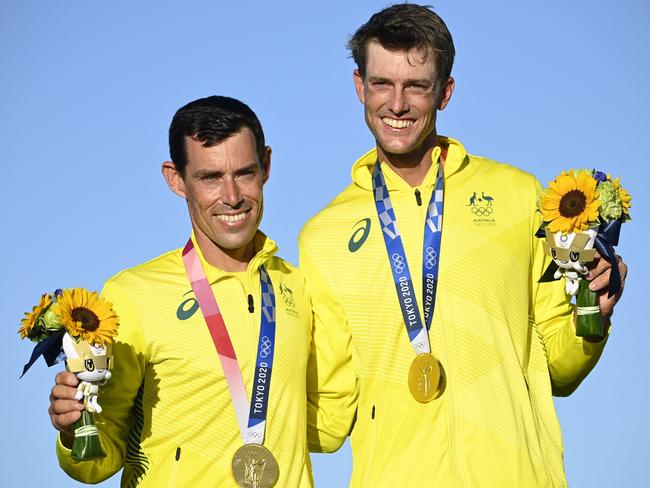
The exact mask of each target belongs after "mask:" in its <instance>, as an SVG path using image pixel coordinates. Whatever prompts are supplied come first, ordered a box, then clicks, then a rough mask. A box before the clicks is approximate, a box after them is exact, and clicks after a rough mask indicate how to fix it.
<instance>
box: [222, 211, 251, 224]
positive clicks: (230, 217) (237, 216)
mask: <svg viewBox="0 0 650 488" xmlns="http://www.w3.org/2000/svg"><path fill="white" fill-rule="evenodd" d="M217 217H219V218H220V219H221V220H223V221H225V222H239V221H240V220H244V217H246V212H242V213H238V214H235V215H228V214H219V215H217Z"/></svg>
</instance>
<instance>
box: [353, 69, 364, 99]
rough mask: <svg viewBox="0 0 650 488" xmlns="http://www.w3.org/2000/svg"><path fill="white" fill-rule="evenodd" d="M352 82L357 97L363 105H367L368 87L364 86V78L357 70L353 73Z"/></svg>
mask: <svg viewBox="0 0 650 488" xmlns="http://www.w3.org/2000/svg"><path fill="white" fill-rule="evenodd" d="M352 81H354V89H355V90H356V91H357V97H359V101H360V102H361V103H366V87H365V86H364V85H363V76H361V73H359V70H358V69H355V70H354V71H353V73H352Z"/></svg>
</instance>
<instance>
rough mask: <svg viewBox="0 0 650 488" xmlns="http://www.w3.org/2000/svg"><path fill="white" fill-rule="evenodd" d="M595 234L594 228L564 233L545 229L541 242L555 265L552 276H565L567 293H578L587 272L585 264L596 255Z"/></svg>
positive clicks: (572, 294) (555, 277) (556, 277)
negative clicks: (544, 237) (552, 232)
mask: <svg viewBox="0 0 650 488" xmlns="http://www.w3.org/2000/svg"><path fill="white" fill-rule="evenodd" d="M596 235H597V232H596V230H594V229H587V230H585V231H583V232H582V233H575V232H572V233H571V234H566V235H564V234H562V232H556V233H555V234H551V232H550V231H549V230H548V229H546V239H545V240H544V242H543V245H544V252H545V253H546V254H548V255H549V256H551V257H552V258H553V261H554V262H555V264H556V265H557V269H556V270H555V273H554V274H553V278H554V279H556V280H559V279H560V278H561V277H562V276H564V277H565V278H566V283H565V289H566V293H567V295H571V296H575V295H576V294H577V293H578V286H579V282H580V280H581V279H582V278H584V277H585V276H586V275H587V274H588V273H589V270H588V269H587V266H586V265H587V264H589V263H591V262H592V261H593V260H594V258H595V257H596V250H595V249H594V242H595V241H596Z"/></svg>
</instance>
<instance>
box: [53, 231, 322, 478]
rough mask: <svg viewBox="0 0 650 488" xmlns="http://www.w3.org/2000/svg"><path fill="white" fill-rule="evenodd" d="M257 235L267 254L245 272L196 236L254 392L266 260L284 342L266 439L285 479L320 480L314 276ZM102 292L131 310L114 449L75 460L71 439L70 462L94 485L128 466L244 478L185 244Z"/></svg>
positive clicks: (111, 416)
mask: <svg viewBox="0 0 650 488" xmlns="http://www.w3.org/2000/svg"><path fill="white" fill-rule="evenodd" d="M255 239H256V248H257V249H258V250H259V251H258V253H257V255H256V256H255V257H254V258H253V260H252V261H251V262H250V263H249V265H248V270H247V271H245V272H241V273H226V272H224V271H221V270H219V269H217V268H214V267H212V266H210V265H209V264H207V262H206V261H205V259H204V258H203V256H202V255H201V252H200V249H199V247H198V246H197V245H196V241H195V247H196V249H197V251H198V254H199V257H200V259H201V263H202V264H203V266H204V269H205V270H206V274H207V277H208V281H209V282H210V283H211V285H212V290H213V292H214V293H215V296H216V297H217V301H218V303H219V307H220V309H221V312H222V314H223V317H224V320H225V322H226V326H227V328H228V332H229V334H230V337H231V340H232V342H233V346H234V348H235V351H236V353H237V358H238V360H239V365H240V367H241V368H242V372H243V379H244V384H245V385H246V390H247V392H248V395H249V399H250V394H251V385H252V381H253V377H252V376H253V371H254V367H255V356H256V352H257V342H258V336H259V327H260V310H261V307H260V296H261V295H260V281H259V271H258V268H259V265H260V264H261V263H264V265H265V267H266V270H267V271H268V272H269V274H270V276H271V280H272V282H273V286H274V290H275V295H276V317H277V325H276V327H277V330H276V341H277V346H276V350H275V360H274V364H273V373H272V374H273V376H272V382H271V391H270V398H269V407H268V416H267V422H266V440H265V442H264V445H265V446H266V447H268V448H269V449H270V450H271V452H272V453H273V454H274V455H275V457H276V459H277V461H278V464H279V468H280V478H279V481H278V486H287V487H295V486H301V487H309V486H312V485H313V481H312V476H311V466H310V462H309V453H308V451H307V442H306V427H305V424H306V421H305V419H306V391H305V390H306V387H305V374H306V373H305V370H306V366H307V359H308V351H309V344H310V340H311V310H310V306H309V299H308V297H307V295H306V292H305V290H304V283H303V278H302V275H301V274H300V273H299V272H297V270H296V269H295V268H294V267H292V266H291V265H290V264H287V263H286V262H285V261H283V260H282V259H280V258H278V257H274V256H273V254H274V253H275V252H276V250H277V248H276V246H275V244H274V243H273V241H271V240H269V239H267V238H266V236H264V235H263V234H262V233H260V232H258V234H257V235H256V237H255ZM102 294H103V296H104V297H105V298H106V299H107V300H109V301H111V302H112V303H113V305H114V307H115V309H116V311H117V313H118V315H119V317H120V328H119V331H118V336H117V339H116V343H115V345H114V349H113V350H114V354H115V367H114V369H113V377H112V378H111V380H110V381H109V382H108V383H107V384H106V385H105V386H102V387H100V396H99V403H100V405H101V406H102V407H103V409H104V410H103V412H102V414H99V415H96V417H95V418H96V422H97V424H98V428H99V432H100V436H101V442H102V446H103V448H104V450H105V451H106V453H107V456H106V458H104V459H101V460H98V461H85V462H77V461H73V460H72V458H71V455H70V451H69V450H68V449H65V448H64V447H63V446H62V444H61V443H60V441H59V442H58V445H57V454H58V457H59V463H60V465H61V467H62V468H63V469H64V470H65V471H66V473H68V474H69V475H70V476H72V477H73V478H75V479H77V480H79V481H84V482H91V483H94V482H99V481H101V480H104V479H106V478H108V477H109V476H111V475H112V474H114V473H115V472H117V471H118V470H119V469H121V468H122V467H123V466H124V472H123V475H122V486H129V487H130V486H139V487H155V488H160V487H179V486H181V487H182V486H185V487H192V488H194V487H208V486H214V487H227V486H232V487H235V486H237V485H236V484H235V482H234V480H233V479H232V476H231V466H230V465H231V460H232V457H233V454H234V452H235V451H236V450H237V449H238V448H239V447H240V446H241V445H242V443H243V441H242V439H241V435H240V432H239V426H238V423H237V419H236V417H235V411H234V408H233V405H232V402H231V399H230V393H229V391H228V385H227V383H226V379H225V377H224V375H223V370H222V368H221V364H220V362H219V359H218V356H217V352H216V350H215V347H214V344H213V342H212V339H211V338H210V333H209V331H208V328H207V326H206V324H205V321H204V319H203V315H202V314H201V311H200V310H199V308H198V304H197V302H196V300H195V299H194V294H193V292H192V289H191V286H190V283H189V281H188V279H187V276H186V274H185V268H184V266H183V262H182V259H181V249H177V250H174V251H171V252H169V253H167V254H163V255H162V256H160V257H157V258H155V259H153V260H152V261H149V262H147V263H145V264H142V265H140V266H136V267H134V268H131V269H128V270H126V271H123V272H121V273H119V274H117V275H116V276H114V277H113V278H111V279H110V280H108V282H107V283H106V285H105V287H104V290H103V292H102ZM249 294H250V295H252V297H253V312H252V313H251V312H249V308H248V307H249V305H248V295H249Z"/></svg>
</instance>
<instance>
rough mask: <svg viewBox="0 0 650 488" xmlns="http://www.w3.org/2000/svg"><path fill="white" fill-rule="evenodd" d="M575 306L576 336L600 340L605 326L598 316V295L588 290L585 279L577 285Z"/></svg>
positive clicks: (587, 283)
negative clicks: (576, 311) (576, 308)
mask: <svg viewBox="0 0 650 488" xmlns="http://www.w3.org/2000/svg"><path fill="white" fill-rule="evenodd" d="M576 305H577V307H578V313H577V318H576V335H577V336H578V337H592V338H599V339H602V338H603V337H604V336H605V325H604V324H603V317H602V315H600V306H599V300H598V293H596V292H593V291H591V290H590V289H589V281H587V280H586V279H581V280H580V282H579V284H578V295H577V297H576Z"/></svg>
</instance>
